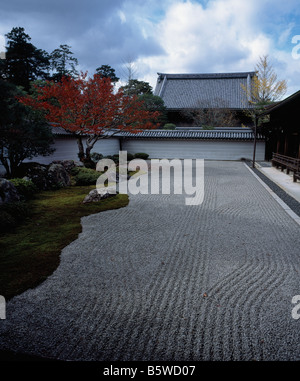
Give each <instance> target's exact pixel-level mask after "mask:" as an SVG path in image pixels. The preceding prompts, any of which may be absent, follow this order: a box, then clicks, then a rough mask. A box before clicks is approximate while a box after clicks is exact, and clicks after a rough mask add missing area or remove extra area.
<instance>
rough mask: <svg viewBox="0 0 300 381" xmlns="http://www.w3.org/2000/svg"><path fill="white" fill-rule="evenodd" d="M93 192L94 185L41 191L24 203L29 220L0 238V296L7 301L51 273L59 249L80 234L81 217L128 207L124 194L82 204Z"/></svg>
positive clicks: (58, 256) (58, 257)
mask: <svg viewBox="0 0 300 381" xmlns="http://www.w3.org/2000/svg"><path fill="white" fill-rule="evenodd" d="M92 189H95V186H76V187H68V188H62V189H59V190H55V191H46V192H41V193H39V194H37V195H36V196H35V198H34V199H33V200H30V201H27V202H28V205H29V206H30V209H31V214H30V218H27V219H26V220H25V221H23V222H22V223H21V224H20V225H19V226H18V227H16V228H15V229H14V230H13V231H11V232H6V233H5V234H1V235H0V268H1V273H0V294H1V295H3V296H4V297H5V298H6V299H7V300H8V299H10V298H12V297H13V296H15V295H18V294H20V293H22V292H24V291H25V290H27V289H29V288H34V287H36V286H37V285H38V284H40V283H41V282H43V281H44V280H45V279H46V278H47V277H48V276H49V275H51V274H52V273H53V271H54V270H55V269H56V268H57V266H58V265H59V262H60V253H61V250H62V249H63V248H64V247H65V246H67V245H68V244H69V243H70V242H72V241H74V240H75V239H76V238H77V237H78V234H79V233H80V232H81V230H82V227H81V223H80V219H81V217H83V216H88V215H90V214H94V213H99V212H103V211H106V210H111V209H118V208H122V207H125V206H126V205H128V196H127V195H123V194H118V195H116V196H114V197H110V198H108V199H105V200H102V201H100V202H94V203H88V204H83V203H82V201H83V199H84V197H85V196H86V195H87V194H88V193H89V192H90V191H91V190H92Z"/></svg>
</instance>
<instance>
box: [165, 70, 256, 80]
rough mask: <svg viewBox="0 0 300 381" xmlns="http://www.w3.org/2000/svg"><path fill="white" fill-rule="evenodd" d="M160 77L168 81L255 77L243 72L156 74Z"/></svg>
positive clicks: (251, 72)
mask: <svg viewBox="0 0 300 381" xmlns="http://www.w3.org/2000/svg"><path fill="white" fill-rule="evenodd" d="M157 74H158V76H160V77H166V78H170V79H176V78H178V79H179V78H180V79H184V78H188V79H190V78H201V79H205V78H241V77H247V76H248V75H252V76H253V75H255V74H256V72H255V71H245V72H231V73H157Z"/></svg>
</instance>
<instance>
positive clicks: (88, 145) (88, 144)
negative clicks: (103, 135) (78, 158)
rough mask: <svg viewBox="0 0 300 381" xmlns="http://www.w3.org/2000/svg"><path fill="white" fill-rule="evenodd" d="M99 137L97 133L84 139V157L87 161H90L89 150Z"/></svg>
mask: <svg viewBox="0 0 300 381" xmlns="http://www.w3.org/2000/svg"><path fill="white" fill-rule="evenodd" d="M98 139H99V137H98V136H97V135H93V136H91V137H89V138H88V139H87V141H86V149H85V159H86V160H87V161H91V160H92V159H91V150H92V149H93V147H94V145H95V143H96V142H97V140H98Z"/></svg>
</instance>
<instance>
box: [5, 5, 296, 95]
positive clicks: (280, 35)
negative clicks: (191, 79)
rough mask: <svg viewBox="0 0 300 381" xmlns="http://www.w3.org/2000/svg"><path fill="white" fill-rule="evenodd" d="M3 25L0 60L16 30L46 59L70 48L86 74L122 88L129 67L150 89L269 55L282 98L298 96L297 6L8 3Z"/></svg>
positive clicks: (246, 65) (244, 67) (250, 64)
mask: <svg viewBox="0 0 300 381" xmlns="http://www.w3.org/2000/svg"><path fill="white" fill-rule="evenodd" d="M0 20H1V22H0V52H1V51H2V50H4V47H3V46H4V45H5V37H4V36H5V34H6V33H8V32H10V31H11V29H12V28H13V27H17V26H20V27H24V28H25V32H26V33H27V34H29V35H30V37H31V39H32V40H31V42H32V43H33V44H34V45H35V46H36V47H37V48H40V49H44V50H46V51H47V52H49V53H50V52H51V51H53V50H54V49H56V48H57V47H59V45H60V44H68V45H69V46H71V48H72V49H71V50H72V51H73V53H74V56H75V57H76V58H77V59H78V61H79V64H80V65H79V69H80V70H82V71H88V73H90V74H93V73H94V72H95V69H96V68H97V67H99V66H101V65H110V66H111V67H113V68H114V69H115V70H116V73H117V75H118V76H119V77H121V79H123V80H126V77H127V75H128V69H126V67H128V63H130V62H131V68H132V69H133V71H134V74H135V75H134V76H135V77H136V78H137V79H139V80H144V81H147V82H149V83H150V84H151V86H152V87H153V88H154V87H155V84H156V79H157V72H162V73H215V72H228V73H229V72H236V71H252V70H253V69H254V67H255V64H256V63H257V61H258V59H259V57H260V56H263V55H266V54H268V55H269V59H270V62H271V63H272V66H273V68H274V69H275V71H276V73H277V75H278V79H286V80H287V83H288V92H287V94H286V96H288V95H290V94H292V93H294V92H295V91H298V90H300V7H299V0H284V1H282V0H247V1H245V0H147V1H145V0H85V1H80V2H79V1H77V0H72V1H71V0H52V1H45V0H5V1H1V3H0Z"/></svg>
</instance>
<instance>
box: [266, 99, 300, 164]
mask: <svg viewBox="0 0 300 381" xmlns="http://www.w3.org/2000/svg"><path fill="white" fill-rule="evenodd" d="M299 110H300V91H298V92H296V93H295V94H293V95H291V96H290V97H288V98H286V99H285V100H283V101H281V102H279V103H277V104H276V105H273V106H271V107H270V108H269V109H268V110H266V112H265V113H264V114H265V115H269V118H270V120H269V122H268V123H267V124H265V125H264V130H265V131H264V133H265V135H266V137H267V141H266V159H267V160H271V159H272V155H273V153H277V154H281V155H284V156H288V157H291V158H295V159H300V121H299V117H298V115H299Z"/></svg>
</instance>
